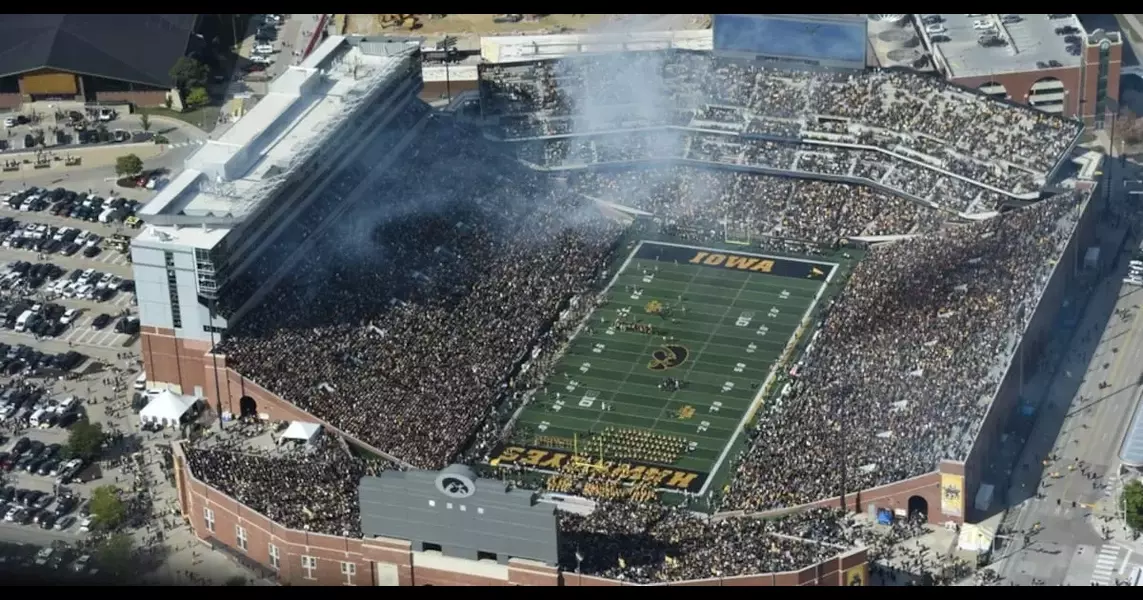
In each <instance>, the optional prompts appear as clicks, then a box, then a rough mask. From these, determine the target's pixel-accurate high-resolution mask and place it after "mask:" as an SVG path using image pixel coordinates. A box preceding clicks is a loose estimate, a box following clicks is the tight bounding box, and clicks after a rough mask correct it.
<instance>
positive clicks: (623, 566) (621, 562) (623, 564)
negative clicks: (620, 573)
mask: <svg viewBox="0 0 1143 600" xmlns="http://www.w3.org/2000/svg"><path fill="white" fill-rule="evenodd" d="M619 568H620V569H626V568H627V561H625V560H623V557H622V556H620V557H619Z"/></svg>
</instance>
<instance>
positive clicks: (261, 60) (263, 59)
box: [250, 54, 274, 65]
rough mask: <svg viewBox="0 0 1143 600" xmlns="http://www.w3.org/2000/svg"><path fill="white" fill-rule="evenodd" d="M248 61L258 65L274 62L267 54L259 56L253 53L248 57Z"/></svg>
mask: <svg viewBox="0 0 1143 600" xmlns="http://www.w3.org/2000/svg"><path fill="white" fill-rule="evenodd" d="M250 62H252V63H254V64H258V65H270V64H273V63H274V59H273V58H271V57H269V56H259V55H257V54H255V55H254V56H251V57H250Z"/></svg>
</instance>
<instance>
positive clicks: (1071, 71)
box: [951, 66, 1094, 117]
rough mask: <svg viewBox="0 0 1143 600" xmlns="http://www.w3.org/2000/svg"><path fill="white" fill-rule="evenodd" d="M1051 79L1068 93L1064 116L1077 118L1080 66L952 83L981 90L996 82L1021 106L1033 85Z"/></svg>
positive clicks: (996, 75) (1080, 85) (1080, 84)
mask: <svg viewBox="0 0 1143 600" xmlns="http://www.w3.org/2000/svg"><path fill="white" fill-rule="evenodd" d="M1051 77H1054V78H1056V79H1059V80H1060V83H1061V84H1063V86H1064V89H1065V90H1067V91H1068V93H1067V97H1066V98H1065V99H1064V113H1063V114H1064V116H1067V117H1075V116H1077V115H1078V114H1079V104H1080V99H1081V96H1080V90H1081V89H1083V88H1082V82H1081V72H1080V68H1079V67H1078V66H1076V67H1063V68H1059V69H1043V70H1038V71H1026V72H1023V73H997V74H993V75H980V76H978V77H957V78H954V79H952V80H951V81H953V82H955V83H958V84H960V85H963V86H965V87H970V88H979V87H981V86H983V85H984V84H986V83H989V82H996V83H999V84H1000V85H1003V86H1004V90H1005V91H1006V92H1008V98H1009V99H1010V100H1012V101H1013V102H1017V103H1019V104H1028V93H1029V92H1030V91H1031V90H1032V84H1034V83H1036V82H1037V81H1040V80H1041V79H1047V78H1051ZM1093 102H1094V100H1093Z"/></svg>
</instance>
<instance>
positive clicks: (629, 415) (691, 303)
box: [493, 242, 836, 493]
mask: <svg viewBox="0 0 1143 600" xmlns="http://www.w3.org/2000/svg"><path fill="white" fill-rule="evenodd" d="M835 267H836V265H835V264H833V263H827V262H821V261H812V260H799V259H791V258H778V257H771V256H765V255H760V254H753V253H749V252H733V251H726V250H711V249H706V248H697V247H690V246H682V245H674V244H664V243H660V242H641V243H640V244H639V245H638V246H637V247H636V248H635V250H634V251H633V252H632V254H631V256H630V257H629V258H628V259H627V260H626V262H624V264H623V266H622V267H621V268H620V270H619V272H618V273H617V275H616V276H615V278H614V279H613V281H612V283H611V285H610V286H609V288H608V290H607V292H606V293H605V295H604V297H605V301H604V302H603V303H602V304H601V305H600V306H599V307H597V308H596V309H595V311H594V312H593V313H592V315H591V316H590V317H588V318H587V320H586V321H585V323H584V325H583V327H582V328H581V329H580V330H579V332H578V334H577V335H576V336H575V337H574V338H573V339H572V341H571V343H570V345H569V347H568V349H567V350H566V352H565V353H564V355H563V356H562V358H561V359H560V360H559V362H558V363H557V364H556V365H555V367H554V368H553V369H552V371H551V374H550V375H549V377H548V379H547V383H546V386H545V387H544V389H542V390H541V391H539V392H537V393H536V395H535V397H533V398H532V400H531V402H530V403H529V404H528V405H527V406H526V407H525V408H524V409H523V410H522V411H521V414H520V415H519V418H518V421H517V427H516V436H515V438H514V440H513V441H512V442H509V443H508V444H506V445H504V446H502V447H501V448H500V449H498V451H497V453H495V454H494V455H493V456H498V457H499V458H498V459H496V460H495V461H494V462H495V464H504V463H506V462H508V463H514V464H517V465H523V466H526V467H531V468H535V469H538V470H544V471H555V470H558V468H560V467H561V466H563V465H564V464H566V461H567V460H574V459H572V458H571V456H572V455H573V454H575V452H578V454H579V455H580V456H589V457H591V458H590V460H591V461H592V462H597V461H602V462H603V463H605V464H609V465H622V466H623V467H624V468H625V469H631V470H633V471H637V472H638V473H640V474H641V475H640V476H632V477H628V479H629V480H639V479H640V477H642V480H643V481H648V482H652V483H654V484H655V485H656V487H660V488H661V489H667V490H674V491H681V490H687V491H690V492H696V493H697V492H700V491H705V489H704V486H705V483H706V481H707V480H708V479H709V476H710V474H711V473H713V472H714V471H715V470H716V469H717V468H718V466H719V465H720V464H721V462H722V461H723V459H724V458H725V454H726V451H727V449H728V448H729V447H730V445H731V444H732V443H733V441H734V439H735V437H736V436H737V435H738V432H739V431H740V429H741V428H742V425H743V424H744V423H745V421H746V420H747V418H748V416H749V415H751V414H752V413H753V411H754V410H755V409H756V408H757V407H756V406H755V404H756V403H757V402H758V401H760V397H761V395H762V394H761V392H762V390H763V389H765V385H766V384H765V382H766V381H767V379H768V378H769V377H770V376H771V374H772V371H773V367H774V366H775V364H776V363H777V362H778V360H779V359H780V358H781V356H782V354H783V352H784V350H785V349H786V347H787V345H788V344H790V343H791V341H792V339H793V336H794V334H795V332H796V331H797V330H798V329H799V327H801V326H802V323H803V321H804V320H805V319H806V318H807V316H808V315H809V313H810V310H811V309H812V307H813V306H814V304H815V303H816V302H817V300H818V298H819V297H820V296H821V293H822V291H823V289H824V287H825V286H826V284H827V282H828V280H829V279H830V277H831V276H832V274H833V271H834V268H835ZM648 327H650V331H648V330H647V328H648ZM668 378H671V379H674V380H677V381H678V382H681V385H680V387H679V388H678V389H671V388H670V387H669V386H668V387H664V384H669V383H670V382H668V381H667V379H668ZM608 429H610V430H611V432H612V433H611V435H612V437H611V438H610V439H611V442H610V443H609V448H610V450H609V449H607V448H605V447H604V446H603V442H602V441H599V439H600V438H599V437H598V436H599V434H601V432H604V431H605V430H608ZM615 435H620V436H621V437H623V439H624V440H627V441H624V442H621V443H620V444H619V447H618V449H616V448H617V447H616V445H615V441H614V440H615V438H614V436H615ZM649 437H659V438H662V437H667V438H671V439H670V440H669V441H663V440H660V441H654V440H650V439H649ZM593 440H594V441H596V442H598V443H597V444H593ZM627 443H630V444H631V445H632V446H633V447H631V448H627V447H626V446H624V445H623V444H627ZM648 448H650V449H651V451H650V452H647V453H646V455H644V450H646V449H648ZM664 448H666V449H664ZM673 449H677V450H679V451H678V452H675V451H674V450H673ZM609 453H610V454H611V455H610V456H609Z"/></svg>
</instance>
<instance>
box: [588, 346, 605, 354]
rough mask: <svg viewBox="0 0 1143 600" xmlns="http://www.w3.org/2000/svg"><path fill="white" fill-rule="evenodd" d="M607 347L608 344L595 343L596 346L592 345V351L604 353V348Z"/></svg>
mask: <svg viewBox="0 0 1143 600" xmlns="http://www.w3.org/2000/svg"><path fill="white" fill-rule="evenodd" d="M606 347H607V346H606V345H604V344H596V345H594V346H592V347H591V351H592V352H594V353H596V354H602V353H603V349H604V348H606Z"/></svg>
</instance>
